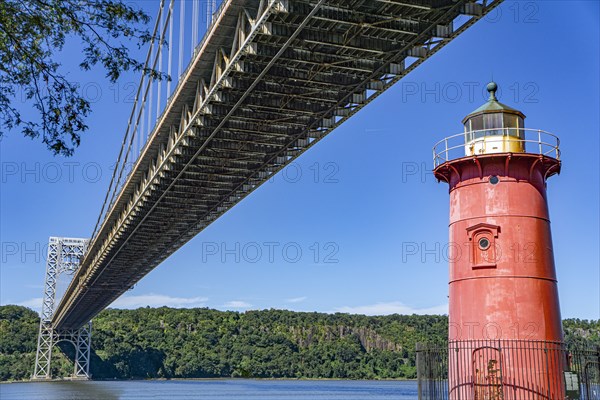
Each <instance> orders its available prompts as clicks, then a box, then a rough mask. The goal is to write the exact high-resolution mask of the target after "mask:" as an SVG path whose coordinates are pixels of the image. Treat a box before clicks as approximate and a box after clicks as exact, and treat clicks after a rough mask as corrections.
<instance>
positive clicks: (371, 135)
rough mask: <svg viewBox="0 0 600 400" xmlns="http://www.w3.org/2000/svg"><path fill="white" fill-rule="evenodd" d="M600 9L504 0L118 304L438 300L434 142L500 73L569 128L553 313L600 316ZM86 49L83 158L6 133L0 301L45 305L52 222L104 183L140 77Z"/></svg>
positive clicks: (541, 119) (399, 304)
mask: <svg viewBox="0 0 600 400" xmlns="http://www.w3.org/2000/svg"><path fill="white" fill-rule="evenodd" d="M599 21H600V11H599V6H598V3H597V2H595V1H583V2H573V1H569V2H567V1H539V2H529V1H521V2H513V1H506V2H505V3H504V4H503V5H501V7H500V8H499V9H498V10H497V11H496V12H494V13H493V14H492V15H490V16H488V17H486V18H485V19H484V20H482V21H480V22H478V23H477V24H476V25H475V26H473V27H472V28H470V29H469V30H468V31H467V32H466V33H464V34H463V35H462V36H460V37H459V38H458V39H457V40H455V41H454V42H452V43H451V44H450V45H448V46H447V47H446V48H444V49H443V50H442V51H440V52H439V53H437V54H436V55H435V56H433V57H432V58H431V59H430V60H428V61H426V62H425V63H424V64H423V65H421V66H420V67H419V68H417V69H416V70H415V71H413V72H412V73H410V74H409V75H408V76H407V77H405V78H404V79H403V81H401V82H400V83H398V84H397V85H396V86H394V87H393V88H392V89H390V90H389V91H387V92H386V93H385V94H383V95H382V96H380V97H379V98H378V99H376V100H375V101H374V102H373V103H371V104H370V105H368V106H367V107H366V108H365V109H363V110H362V111H361V112H360V113H358V114H357V115H356V116H354V117H353V118H352V119H351V120H350V121H348V122H347V123H345V124H344V125H342V126H341V127H340V128H338V129H337V130H335V131H334V132H333V133H332V134H330V135H329V136H328V137H327V138H325V139H324V140H323V141H321V142H320V143H319V144H318V145H317V146H315V147H314V148H313V149H311V150H310V151H309V152H307V153H306V154H304V155H303V156H302V157H301V158H300V159H299V160H298V161H297V162H296V163H295V164H294V165H293V166H292V167H289V168H288V169H286V170H284V171H283V173H281V174H279V175H277V176H275V177H274V178H273V179H272V181H271V182H268V183H266V184H264V185H263V186H262V187H261V188H260V189H259V190H257V191H255V192H254V193H253V194H252V195H251V196H249V197H248V198H246V199H245V200H244V201H243V202H241V203H240V204H239V205H237V206H236V207H234V208H233V209H232V210H230V211H229V212H228V213H227V214H225V215H224V216H223V217H221V218H220V219H219V220H217V221H216V222H215V223H213V224H212V225H211V226H210V227H209V228H207V229H206V230H205V231H204V232H202V233H201V234H199V235H198V236H197V237H196V238H194V239H193V240H192V241H191V242H190V243H188V244H187V245H186V246H184V247H183V248H181V249H180V250H179V251H178V252H177V253H175V254H174V255H173V256H171V257H170V258H169V259H167V260H166V261H165V262H164V263H163V264H162V265H160V266H159V267H158V268H157V269H155V270H154V271H153V272H151V273H150V274H149V275H148V276H147V277H145V278H144V279H143V280H142V281H141V282H140V283H138V284H137V285H136V286H135V288H134V289H133V290H131V291H129V292H127V293H126V294H125V295H124V296H123V297H122V298H121V299H119V300H118V301H117V303H116V304H115V306H119V307H138V306H144V305H151V306H160V305H169V306H178V307H191V306H206V307H212V308H218V309H235V310H246V309H263V308H287V309H292V310H305V311H313V310H316V311H324V312H331V311H344V312H360V313H367V314H385V313H392V312H400V313H413V312H418V313H444V312H446V310H447V301H448V300H447V293H448V283H447V281H448V271H447V260H446V259H445V249H446V247H445V246H446V245H447V242H448V239H447V235H448V233H447V227H448V190H447V187H446V185H444V184H438V183H436V181H435V179H434V178H433V176H432V175H431V173H430V169H431V166H432V161H431V148H432V146H433V144H434V143H435V142H436V141H437V140H439V139H441V138H443V137H444V136H448V135H450V134H454V133H458V132H460V131H461V130H462V127H461V124H460V121H461V119H462V118H463V117H464V116H465V115H466V114H467V113H469V112H470V111H472V110H473V109H475V108H477V107H478V106H479V105H480V104H482V103H483V102H484V101H485V98H486V93H485V85H486V83H487V82H488V81H489V80H490V78H491V76H492V75H493V77H494V80H495V81H496V82H498V84H499V85H500V88H501V92H500V100H501V101H502V102H504V103H507V104H509V105H511V106H513V107H515V108H518V109H520V110H522V111H523V112H524V113H525V114H526V115H527V120H526V125H527V126H528V127H532V128H540V129H544V130H547V131H550V132H553V133H555V134H557V135H559V136H560V138H561V148H562V157H563V158H562V159H563V171H562V173H561V174H560V175H559V176H555V177H552V178H551V179H550V180H549V182H548V201H549V205H550V213H551V219H552V229H553V240H554V250H555V260H556V265H557V272H558V278H559V291H560V296H561V308H562V314H563V317H578V318H595V319H597V318H599V313H600V311H599V304H600V294H599V288H600V276H599V265H600V260H599V243H600V238H599V204H600V200H599V186H600V184H599V179H598V171H599V170H600V168H599V167H600V165H599V150H600V145H599V137H600V134H599V132H600V121H599V109H600V105H599V100H598V97H599V94H598V93H599V89H600V83H599V69H600V68H599V53H598V52H599V50H598V49H599V43H598V38H599ZM78 56H79V54H78V52H77V50H76V48H71V49H67V50H66V51H65V56H64V57H62V59H63V63H64V65H65V70H67V71H69V73H70V76H71V77H72V78H73V79H75V80H78V81H79V82H81V84H82V87H83V88H84V89H85V90H86V93H87V95H88V96H89V98H90V99H91V100H92V101H93V114H92V116H91V117H90V118H89V120H88V125H89V126H90V130H89V132H88V133H86V134H85V136H84V137H83V140H82V145H81V147H80V148H79V149H78V150H77V152H76V154H75V156H73V157H71V158H68V159H66V158H60V157H53V156H52V155H51V154H50V153H49V152H48V151H47V150H46V149H45V148H44V146H43V145H42V144H41V143H40V142H39V141H31V140H28V139H25V138H23V137H22V136H21V135H20V134H19V133H18V132H13V133H10V134H8V135H7V136H6V137H4V138H3V139H2V141H1V142H0V156H1V165H2V170H1V171H0V172H1V174H2V175H1V176H0V179H1V185H2V186H1V188H2V189H1V194H0V201H1V203H0V218H1V226H0V234H1V240H0V242H1V244H2V249H1V250H2V255H1V260H0V261H1V264H0V303H1V304H14V303H17V304H24V305H27V306H30V307H33V308H39V306H40V304H41V295H42V284H43V280H44V271H45V250H46V243H47V240H48V237H49V236H66V237H88V236H89V235H90V234H91V231H92V228H93V225H94V223H95V220H96V218H97V215H98V212H99V210H100V206H101V201H102V199H103V197H104V193H105V191H106V189H107V186H108V182H109V179H110V175H109V174H110V166H111V165H112V164H113V163H114V161H115V160H116V156H117V152H118V149H119V146H120V142H121V140H122V136H123V134H124V128H125V126H126V121H127V117H128V114H129V112H130V108H131V103H130V102H129V100H128V94H129V93H131V90H132V87H133V85H134V84H135V85H136V84H137V80H138V79H137V77H135V76H134V75H131V74H130V75H127V76H125V77H124V79H123V80H122V81H120V82H119V83H118V84H116V85H112V86H111V85H110V84H109V83H108V82H107V81H106V80H104V78H103V74H102V72H101V71H93V72H91V73H82V72H81V71H79V70H78V68H77V64H78ZM24 107H26V105H24ZM414 246H416V248H417V249H418V251H417V252H416V254H408V253H409V252H407V249H408V248H409V247H410V248H411V249H414V248H415V247H414ZM410 253H414V251H412V250H411V252H410ZM63 286H64V282H63Z"/></svg>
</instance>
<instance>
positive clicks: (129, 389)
mask: <svg viewBox="0 0 600 400" xmlns="http://www.w3.org/2000/svg"><path fill="white" fill-rule="evenodd" d="M0 399H2V400H113V399H114V400H117V399H118V400H129V399H140V400H141V399H143V400H147V399H152V400H154V399H156V400H160V399H165V400H178V399H198V400H216V399H218V400H245V399H257V400H262V399H267V400H292V399H293V400H380V399H381V400H382V399H386V400H389V399H394V400H416V399H417V383H416V382H414V381H384V382H381V381H279V380H278V381H269V380H237V379H236V380H229V379H225V380H206V381H118V382H49V383H45V382H35V383H10V384H2V385H0Z"/></svg>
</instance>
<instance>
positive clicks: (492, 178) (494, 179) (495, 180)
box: [490, 175, 500, 185]
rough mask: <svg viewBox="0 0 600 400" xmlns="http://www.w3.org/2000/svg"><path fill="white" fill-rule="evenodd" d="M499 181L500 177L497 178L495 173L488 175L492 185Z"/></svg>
mask: <svg viewBox="0 0 600 400" xmlns="http://www.w3.org/2000/svg"><path fill="white" fill-rule="evenodd" d="M498 182H500V179H498V177H497V176H496V175H492V176H490V183H491V184H492V185H495V184H496V183H498Z"/></svg>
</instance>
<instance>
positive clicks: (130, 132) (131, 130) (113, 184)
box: [87, 2, 162, 250]
mask: <svg viewBox="0 0 600 400" xmlns="http://www.w3.org/2000/svg"><path fill="white" fill-rule="evenodd" d="M161 4H162V2H161ZM161 10H162V7H161ZM161 10H159V12H161ZM158 27H159V25H158V22H157V23H156V24H155V25H154V32H153V34H152V37H153V38H154V37H156V33H157V32H158ZM153 45H154V41H152V42H151V43H150V47H152V46H153ZM149 64H150V52H148V54H147V56H146V62H145V65H146V66H148V65H149ZM145 78H146V75H145V74H142V79H141V80H140V85H139V86H138V90H137V92H136V94H135V100H134V104H133V108H132V110H131V114H130V116H129V120H128V122H127V129H126V130H125V136H124V137H123V143H121V149H120V150H119V155H118V156H117V162H116V163H115V168H114V169H113V173H112V177H111V179H110V184H109V185H108V190H107V191H106V196H105V197H104V202H103V203H102V208H101V209H100V214H99V215H98V219H97V220H96V225H95V226H94V230H93V231H92V236H91V238H92V240H93V239H94V237H95V236H96V232H97V230H98V227H99V225H100V221H101V220H102V217H103V216H104V210H105V209H106V206H107V205H108V208H110V206H111V205H112V203H113V199H114V196H115V193H116V191H117V187H118V181H119V180H120V178H119V179H117V180H116V181H115V177H116V175H117V169H119V165H120V163H121V157H123V154H124V150H125V145H126V144H127V139H128V138H130V139H129V146H131V142H132V141H133V138H134V137H135V134H136V130H137V124H136V126H132V122H133V117H134V116H135V112H136V108H138V107H137V106H138V101H139V96H140V93H141V91H142V87H143V85H144V79H145ZM119 175H120V174H119ZM111 190H113V195H112V196H111ZM109 197H110V201H109ZM106 211H107V212H108V209H106ZM91 247H92V246H89V247H88V248H87V250H89V249H90V248H91Z"/></svg>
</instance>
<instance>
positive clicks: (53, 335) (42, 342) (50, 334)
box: [32, 237, 92, 379]
mask: <svg viewBox="0 0 600 400" xmlns="http://www.w3.org/2000/svg"><path fill="white" fill-rule="evenodd" d="M88 241H89V240H88V239H79V238H61V237H51V238H50V240H49V243H48V257H47V260H46V280H45V283H44V296H43V303H42V313H41V315H40V330H39V335H38V345H37V352H36V356H35V370H34V372H33V376H32V379H51V378H52V371H51V367H50V363H51V361H52V350H53V347H54V346H55V345H56V344H57V343H59V342H61V341H67V342H70V343H72V344H73V346H74V347H75V358H74V371H73V376H72V377H73V378H79V379H89V377H90V374H89V371H90V349H91V344H92V322H91V321H90V322H88V323H87V324H85V325H83V326H82V327H81V328H79V329H69V330H59V329H55V328H54V327H53V326H52V316H53V314H54V308H55V304H56V284H57V282H58V279H59V277H60V275H61V274H63V273H66V274H69V275H72V274H73V273H74V272H75V271H76V270H77V269H78V268H79V265H80V261H81V259H82V257H83V255H84V254H85V250H86V247H87V244H88Z"/></svg>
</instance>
